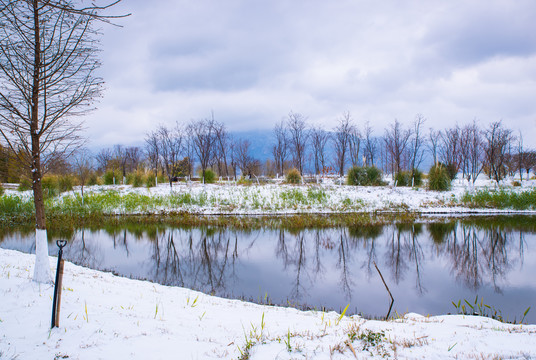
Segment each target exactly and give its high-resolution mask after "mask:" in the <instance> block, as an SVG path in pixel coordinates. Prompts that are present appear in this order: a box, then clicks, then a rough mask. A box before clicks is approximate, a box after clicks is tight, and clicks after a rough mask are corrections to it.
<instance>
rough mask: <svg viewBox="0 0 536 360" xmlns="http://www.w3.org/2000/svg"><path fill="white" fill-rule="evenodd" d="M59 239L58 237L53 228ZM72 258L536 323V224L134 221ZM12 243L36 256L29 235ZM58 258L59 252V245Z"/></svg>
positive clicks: (234, 288) (6, 235) (255, 294)
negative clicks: (485, 309)
mask: <svg viewBox="0 0 536 360" xmlns="http://www.w3.org/2000/svg"><path fill="white" fill-rule="evenodd" d="M51 232H52V231H51ZM69 237H70V241H69V244H68V246H67V247H66V248H65V250H64V254H65V255H64V256H65V258H66V259H67V260H69V261H72V262H74V263H76V264H79V265H83V266H86V267H90V268H93V269H98V270H105V271H112V272H113V273H115V274H118V275H121V276H127V277H131V278H136V279H147V280H150V281H154V282H158V283H160V284H164V285H174V286H183V287H187V288H190V289H195V290H200V291H203V292H205V293H209V294H215V295H217V296H223V297H228V298H239V299H245V300H250V301H254V302H257V303H264V304H267V303H268V304H278V305H291V306H295V307H299V308H316V309H319V310H320V309H332V310H336V311H341V310H342V309H344V308H345V307H346V306H347V305H348V304H349V306H348V310H347V314H356V313H359V314H363V315H366V316H371V317H382V316H385V314H386V313H387V310H388V307H389V296H388V293H387V290H386V288H385V286H384V284H383V283H382V280H381V278H380V275H379V273H378V271H377V270H376V268H375V266H374V263H376V264H377V266H378V269H379V270H380V271H381V273H382V274H383V277H384V278H385V282H386V283H387V285H388V286H389V288H390V290H391V292H392V294H393V296H394V299H395V303H394V307H393V312H394V311H396V312H398V313H399V314H403V313H405V312H417V313H420V314H424V315H426V314H431V315H436V314H447V313H456V309H455V308H454V306H453V305H452V302H458V300H461V301H462V303H463V302H464V299H467V301H469V302H470V303H474V300H475V297H476V296H477V295H478V297H479V299H480V298H483V303H484V304H488V305H490V306H491V307H492V309H491V310H489V312H491V311H492V310H493V309H495V310H498V311H500V314H501V315H502V317H503V318H504V319H505V320H506V319H508V320H509V321H513V320H517V321H519V320H520V318H521V317H522V316H523V313H524V311H525V310H526V309H527V308H528V307H529V306H531V307H533V309H532V310H531V311H529V313H528V314H527V317H526V318H525V321H528V322H529V323H536V309H534V305H536V280H535V277H534V274H536V218H535V217H531V216H499V217H471V218H433V219H432V218H421V219H419V220H417V221H415V222H409V223H404V222H390V223H387V224H381V225H376V224H374V225H373V224H371V225H359V226H355V227H353V226H341V227H332V228H321V229H302V230H285V229H277V228H275V229H274V228H260V229H254V230H235V229H229V228H222V227H198V228H192V227H182V228H181V227H172V226H166V225H139V224H130V225H129V224H123V225H117V226H114V227H110V226H106V227H105V228H100V229H99V228H97V229H95V228H91V229H87V228H80V229H76V230H74V231H73V232H72V233H71V235H70V236H69ZM0 247H2V248H7V249H15V250H20V251H23V252H27V253H32V252H34V235H33V232H32V231H31V229H28V228H25V229H24V228H16V227H15V228H9V229H6V228H4V229H3V232H2V234H0ZM49 253H50V254H51V255H56V254H57V248H56V246H55V244H54V243H53V242H50V244H49Z"/></svg>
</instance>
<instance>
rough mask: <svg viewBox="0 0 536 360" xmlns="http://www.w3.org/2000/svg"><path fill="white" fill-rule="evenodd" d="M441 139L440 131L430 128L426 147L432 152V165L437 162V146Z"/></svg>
mask: <svg viewBox="0 0 536 360" xmlns="http://www.w3.org/2000/svg"><path fill="white" fill-rule="evenodd" d="M440 139H441V131H439V130H434V129H432V128H430V132H429V133H428V140H429V141H428V149H429V150H430V152H431V153H432V159H433V161H434V165H436V164H437V161H438V160H437V159H438V156H437V154H438V148H439V140H440Z"/></svg>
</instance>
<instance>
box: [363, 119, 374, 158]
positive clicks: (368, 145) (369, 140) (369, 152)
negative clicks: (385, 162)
mask: <svg viewBox="0 0 536 360" xmlns="http://www.w3.org/2000/svg"><path fill="white" fill-rule="evenodd" d="M364 135H365V138H364V141H365V143H364V144H363V145H364V149H363V150H364V152H365V164H364V165H369V164H370V166H374V157H375V156H376V152H377V151H378V139H376V138H375V137H373V136H372V127H371V126H370V124H369V122H368V121H367V122H366V124H365V133H364Z"/></svg>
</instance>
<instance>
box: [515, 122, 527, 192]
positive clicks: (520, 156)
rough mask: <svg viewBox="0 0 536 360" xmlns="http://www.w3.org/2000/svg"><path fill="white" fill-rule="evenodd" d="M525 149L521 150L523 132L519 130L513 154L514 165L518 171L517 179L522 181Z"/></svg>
mask: <svg viewBox="0 0 536 360" xmlns="http://www.w3.org/2000/svg"><path fill="white" fill-rule="evenodd" d="M524 157H525V151H524V150H523V133H522V132H521V131H519V136H518V137H517V154H516V156H515V165H516V169H517V171H519V181H520V182H521V181H523V166H524V164H525V159H524Z"/></svg>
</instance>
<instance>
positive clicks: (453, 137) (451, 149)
mask: <svg viewBox="0 0 536 360" xmlns="http://www.w3.org/2000/svg"><path fill="white" fill-rule="evenodd" d="M439 156H440V161H441V162H442V163H443V164H445V166H446V167H447V169H448V171H449V174H450V176H451V179H453V180H454V178H455V177H456V174H457V173H458V170H459V169H460V127H459V126H457V125H456V126H455V127H453V128H450V129H445V131H443V132H441V141H440V146H439Z"/></svg>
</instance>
